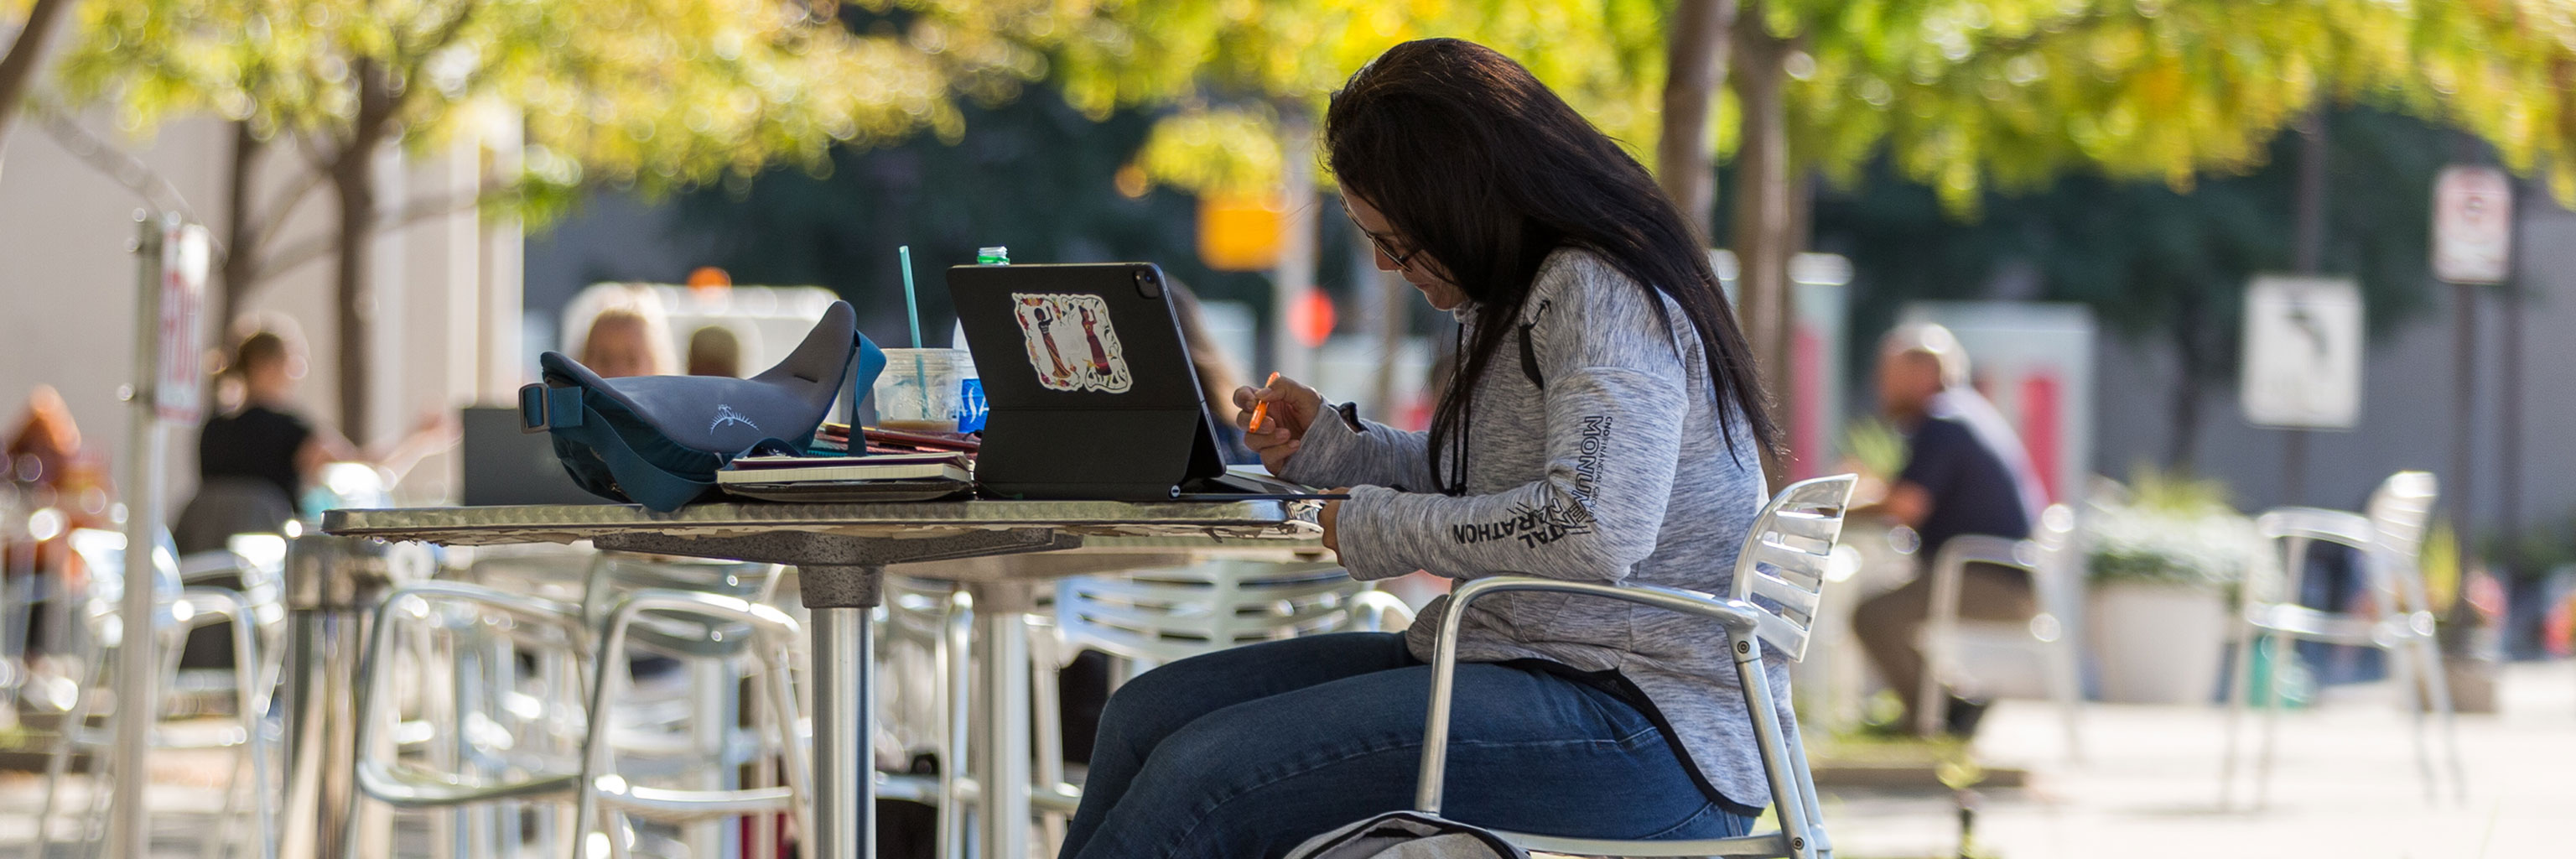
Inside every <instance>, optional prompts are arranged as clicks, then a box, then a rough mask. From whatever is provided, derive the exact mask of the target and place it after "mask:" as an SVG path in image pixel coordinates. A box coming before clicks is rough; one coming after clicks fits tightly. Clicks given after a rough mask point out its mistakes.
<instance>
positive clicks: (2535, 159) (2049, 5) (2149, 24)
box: [1762, 0, 2576, 209]
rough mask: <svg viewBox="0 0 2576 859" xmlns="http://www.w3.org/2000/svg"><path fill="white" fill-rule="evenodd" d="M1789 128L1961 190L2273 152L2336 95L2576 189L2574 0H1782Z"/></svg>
mask: <svg viewBox="0 0 2576 859" xmlns="http://www.w3.org/2000/svg"><path fill="white" fill-rule="evenodd" d="M1765 8H1766V9H1767V10H1768V14H1767V15H1765V16H1764V17H1763V19H1762V20H1763V22H1764V24H1765V25H1766V26H1769V27H1770V28H1771V29H1772V30H1774V31H1775V32H1778V33H1781V34H1783V35H1789V36H1795V37H1797V38H1798V39H1799V40H1800V41H1799V44H1800V45H1801V46H1802V50H1803V53H1802V54H1801V55H1799V56H1795V57H1792V58H1791V59H1790V63H1791V64H1792V68H1791V71H1792V77H1794V78H1797V83H1795V84H1794V85H1793V86H1792V87H1791V95H1792V99H1793V103H1794V105H1795V108H1794V109H1793V110H1792V111H1790V116H1791V117H1792V119H1791V137H1792V139H1793V140H1794V141H1795V143H1794V145H1795V146H1796V148H1797V149H1798V150H1799V151H1800V152H1801V154H1802V155H1803V156H1804V157H1805V158H1806V159H1807V161H1808V163H1811V164H1815V165H1817V166H1820V167H1822V168H1824V169H1826V170H1827V171H1829V172H1830V173H1833V174H1834V175H1837V176H1838V177H1841V178H1844V179H1850V178H1855V177H1856V176H1857V171H1858V170H1860V169H1861V168H1862V167H1864V166H1865V165H1867V164H1869V163H1871V161H1872V159H1873V158H1875V157H1876V155H1877V154H1878V153H1880V152H1882V151H1883V152H1885V153H1887V154H1888V155H1889V156H1890V157H1891V158H1892V159H1893V161H1894V163H1895V164H1896V165H1897V167H1898V168H1899V170H1900V172H1901V173H1902V174H1904V175H1905V176H1907V177H1908V178H1912V179H1915V180H1918V181H1922V182H1924V183H1926V184H1929V185H1931V186H1932V187H1934V188H1936V189H1938V190H1939V191H1940V192H1941V194H1942V196H1943V200H1944V202H1945V203H1947V204H1949V205H1950V206H1952V207H1953V208H1958V209H1966V208H1969V207H1972V206H1973V205H1974V204H1975V202H1976V201H1977V199H1978V195H1979V194H1980V193H1981V192H1982V191H1983V190H1984V189H1985V188H1987V187H1989V186H1994V187H2001V188H2004V189H2006V190H2030V189H2033V188H2037V187H2039V186H2041V185H2043V184H2045V183H2047V182H2048V181H2050V180H2052V179H2054V178H2055V177H2057V176H2059V175H2062V174H2064V173H2067V172H2070V171H2080V172H2098V173H2101V174H2104V175H2107V176H2110V177H2112V178H2117V179H2136V178H2148V179H2161V180H2163V181H2165V182H2166V183H2167V184H2169V185H2172V186H2173V187H2174V188H2176V189H2177V190H2188V189H2190V188H2191V187H2192V186H2193V184H2194V177H2195V176H2197V175H2199V174H2201V173H2202V172H2204V171H2211V170H2216V171H2219V172H2222V173H2226V172H2241V171H2243V170H2246V169H2250V168H2253V167H2255V166H2258V165H2260V164H2262V163H2263V162H2264V161H2265V159H2266V158H2267V156H2268V154H2269V153H2268V149H2267V147H2266V144H2267V142H2268V141H2269V140H2271V139H2272V137H2274V136H2275V135H2276V134H2277V133H2278V132H2279V131H2280V130H2281V129H2282V128H2284V127H2286V126H2287V125H2288V124H2290V123H2291V122H2293V121H2295V120H2296V119H2297V118H2298V117H2300V116H2301V115H2303V114H2305V113H2306V112H2308V111H2309V110H2311V109H2313V108H2314V107H2316V106H2317V105H2318V104H2319V103H2320V102H2321V101H2334V102H2342V103H2364V104H2370V105H2375V106H2380V107H2386V108H2393V109H2398V110H2402V111H2404V112H2407V113H2412V114H2415V115H2417V116H2421V117H2424V118H2427V119H2431V120H2435V121H2439V122H2443V123H2447V124H2451V125H2455V126H2457V127H2460V128H2464V129H2467V130H2469V131H2472V132H2475V133H2477V134H2478V135H2479V136H2481V137H2483V138H2485V139H2487V140H2488V141H2489V142H2491V143H2492V144H2494V145H2495V146H2496V147H2497V149H2498V150H2499V151H2500V152H2501V153H2502V154H2503V156H2504V158H2505V160H2506V162H2507V163H2508V164H2509V165H2511V166H2512V167H2514V168H2515V169H2516V170H2518V171H2523V172H2533V171H2538V172H2541V173H2543V174H2545V175H2547V176H2548V177H2549V178H2550V179H2551V181H2552V184H2553V186H2554V187H2556V188H2557V189H2558V190H2559V192H2560V194H2561V196H2562V198H2576V159H2571V157H2570V155H2571V151H2570V148H2571V147H2572V146H2576V113H2571V112H2570V110H2571V108H2570V106H2569V105H2568V104H2567V103H2566V101H2565V99H2564V95H2563V94H2564V91H2565V90H2566V89H2567V85H2568V84H2569V83H2571V82H2576V12H2571V10H2570V7H2568V6H2567V4H2564V3H2555V2H2541V0H2458V2H2444V3H2389V2H2381V0H1942V2H1929V3H1926V2H1916V0H1903V2H1900V0H1861V2H1848V0H1769V2H1768V3H1767V4H1766V7H1765Z"/></svg>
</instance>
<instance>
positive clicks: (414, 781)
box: [350, 558, 808, 855]
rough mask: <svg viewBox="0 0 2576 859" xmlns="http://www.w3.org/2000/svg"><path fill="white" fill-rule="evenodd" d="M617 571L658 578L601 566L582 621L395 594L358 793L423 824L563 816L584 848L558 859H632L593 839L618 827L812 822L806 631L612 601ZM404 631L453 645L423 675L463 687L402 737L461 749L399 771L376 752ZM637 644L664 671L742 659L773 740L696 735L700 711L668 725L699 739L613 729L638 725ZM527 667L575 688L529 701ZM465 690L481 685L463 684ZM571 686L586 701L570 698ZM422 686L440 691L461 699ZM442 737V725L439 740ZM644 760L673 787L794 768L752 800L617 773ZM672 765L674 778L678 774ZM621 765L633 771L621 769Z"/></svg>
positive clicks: (394, 698)
mask: <svg viewBox="0 0 2576 859" xmlns="http://www.w3.org/2000/svg"><path fill="white" fill-rule="evenodd" d="M621 563H622V564H625V565H627V566H633V565H634V564H637V563H646V564H647V565H648V566H650V565H651V564H652V563H658V562H641V561H634V560H631V559H627V560H622V561H621V560H620V559H606V558H603V559H601V560H600V561H598V562H597V563H594V564H593V565H592V569H591V573H590V574H589V576H588V580H589V585H588V586H587V587H586V588H585V591H586V592H587V593H588V594H589V595H590V596H591V597H592V598H590V599H585V603H588V605H575V604H572V603H568V602H563V601H559V600H550V599H545V598H540V597H532V596H528V595H526V594H523V593H514V592H510V591H504V590H499V589H495V588H491V587H486V586H481V585H474V584H467V583H462V582H452V581H433V582H421V583H416V584H412V585H407V586H405V587H402V588H399V589H396V590H395V591H393V592H391V593H389V594H388V595H387V597H386V600H385V603H384V606H385V608H384V609H383V610H382V611H380V612H379V616H378V622H377V624H376V627H375V629H374V630H373V631H372V633H371V636H370V642H369V647H368V651H367V656H366V659H365V661H364V663H363V664H362V668H361V678H360V687H359V688H360V700H359V722H358V741H359V742H358V747H359V758H358V762H357V783H358V787H359V789H360V793H361V794H363V795H364V796H365V797H368V798H372V799H375V800H377V801H380V802H384V803H387V804H389V805H392V806H395V807H397V808H407V809H416V810H418V809H463V808H490V807H495V806H496V805H506V804H509V803H514V802H538V803H541V804H545V805H552V806H555V807H556V808H558V809H560V810H562V811H565V812H569V813H570V814H571V816H572V819H571V821H569V822H570V823H571V827H570V828H571V832H572V835H571V836H570V837H569V838H570V840H571V842H572V843H571V844H570V845H559V847H558V848H557V849H562V850H565V851H568V852H566V853H564V855H595V854H597V853H598V852H599V851H602V850H605V851H606V852H607V853H609V854H623V853H624V852H625V850H626V849H627V847H628V844H627V839H626V838H622V837H611V836H610V835H609V833H606V832H598V831H594V830H597V829H599V828H600V826H599V825H598V824H600V823H601V822H602V821H605V820H608V819H609V818H607V816H606V815H607V813H609V812H616V813H621V814H624V815H626V816H627V817H632V818H641V819H651V820H656V821H661V822H667V823H675V824H689V823H695V822H699V821H705V820H710V819H713V818H719V817H728V816H736V815H743V814H757V813H762V812H778V811H792V812H796V813H797V816H798V817H799V818H800V819H801V818H802V816H803V815H802V811H803V809H804V805H805V803H804V801H803V799H802V797H803V785H804V783H805V779H804V769H803V763H804V762H805V761H806V756H805V753H804V752H803V751H802V750H801V748H802V744H803V739H802V738H803V736H804V734H805V730H804V727H803V726H802V725H801V724H800V721H799V720H800V718H801V717H800V715H799V714H802V713H804V712H808V710H807V709H806V707H805V706H803V704H802V702H801V701H800V699H799V696H798V695H797V694H796V692H797V689H796V687H795V686H794V685H793V676H794V674H795V673H796V671H797V666H796V665H795V664H794V660H795V658H796V657H795V654H797V653H800V651H796V650H795V647H796V643H797V642H798V641H799V640H801V638H800V635H799V634H798V631H797V630H798V627H797V625H796V623H795V622H794V621H793V620H792V619H790V618H788V617H787V615H786V614H785V613H783V612H781V611H779V610H777V609H775V608H772V607H769V606H766V605H762V604H760V603H758V602H755V601H752V600H749V599H745V598H743V597H742V596H737V595H733V594H720V593H706V592H702V591H693V590H683V589H677V588H655V587H645V588H641V589H628V588H627V586H626V585H627V584H631V583H622V584H618V585H616V586H611V584H610V583H611V582H612V581H622V580H619V579H617V577H615V576H612V575H610V573H609V571H610V570H611V569H613V568H615V567H617V566H618V565H620V564H621ZM679 566H687V567H693V568H696V571H697V572H699V573H700V574H702V575H709V576H713V575H721V576H722V577H723V580H724V583H725V584H726V585H728V586H732V585H741V586H742V587H748V588H751V589H752V590H754V591H755V592H761V591H762V590H763V588H765V584H763V583H758V582H752V583H743V582H740V581H739V580H738V578H737V577H736V576H735V575H733V574H732V573H728V572H726V571H727V570H730V569H732V568H735V567H744V566H746V565H709V564H694V563H681V564H679ZM749 566H761V565H749ZM764 568H765V567H764ZM629 572H632V571H629ZM647 578H648V579H649V578H650V577H649V576H648V577H647ZM683 578H685V577H683ZM647 583H648V584H649V583H650V582H649V581H648V582H647ZM674 583H678V582H674ZM755 595H756V594H755ZM405 626H411V627H419V628H420V629H419V630H418V632H419V634H418V635H416V636H414V637H415V638H430V637H434V636H445V637H446V638H448V639H450V641H449V642H448V643H447V644H445V645H444V646H443V647H436V646H434V647H429V648H424V649H422V652H423V653H424V654H426V660H427V662H428V663H430V664H429V665H425V666H424V668H425V669H427V668H432V667H435V670H452V671H455V672H458V673H459V674H460V676H459V677H457V678H452V679H453V683H452V685H453V687H454V688H455V689H456V690H457V692H456V694H454V695H453V696H451V697H449V698H448V699H446V700H443V701H425V702H423V703H424V704H426V705H429V706H430V707H431V712H427V713H424V714H423V715H424V716H425V717H426V718H424V719H423V720H422V721H421V722H419V723H405V725H404V728H408V726H409V725H410V724H419V725H420V726H421V727H422V728H431V727H435V728H437V729H442V730H445V731H446V732H448V733H450V734H451V735H452V737H451V738H450V740H449V741H448V742H441V743H431V744H428V745H427V746H426V748H425V749H424V752H426V754H425V757H426V758H428V760H427V761H426V766H422V765H412V764H405V763H403V762H401V761H400V760H399V756H396V757H395V758H394V759H388V758H387V757H386V754H387V753H389V752H390V751H391V750H392V749H391V746H392V744H391V743H388V742H387V741H386V740H385V739H380V738H379V737H380V735H381V734H382V733H383V731H384V729H385V728H386V727H389V726H393V725H395V724H396V723H395V722H394V718H395V715H394V714H395V712H396V709H397V707H398V705H399V703H400V701H399V697H400V696H398V695H397V694H396V693H395V691H394V689H393V688H392V683H391V681H392V678H393V675H394V674H395V670H396V668H395V666H394V664H393V660H394V658H395V654H396V651H395V650H394V649H393V648H392V642H393V640H394V636H395V634H396V632H397V628H398V627H405ZM493 640H498V641H500V642H502V646H499V647H489V646H487V643H488V642H489V641H493ZM424 643H428V642H424ZM635 645H645V649H646V650H648V651H652V652H658V653H663V654H666V655H679V656H693V657H700V658H710V659H719V660H723V659H732V658H736V657H741V658H748V659H750V660H752V661H753V662H755V663H757V664H758V668H759V670H757V671H755V672H754V673H753V675H752V676H753V678H754V680H755V685H757V686H758V687H759V689H760V692H761V694H760V695H759V700H758V702H757V703H759V704H760V707H759V713H758V715H759V716H760V719H759V720H758V721H759V722H760V723H761V725H762V726H763V730H762V731H760V733H761V734H763V735H765V736H763V737H762V738H760V739H759V740H758V741H753V742H749V743H746V742H743V741H737V740H736V739H735V738H734V737H733V736H732V735H733V731H732V730H731V729H730V726H729V725H714V726H709V725H705V724H698V723H701V722H705V721H706V717H705V715H704V714H703V713H698V712H688V713H684V714H682V715H681V716H680V717H679V718H678V719H676V720H674V721H676V722H677V723H678V728H679V730H680V731H681V732H682V733H683V734H687V735H689V736H684V737H680V738H679V739H677V740H676V741H672V740H658V739H656V738H654V737H652V736H650V734H651V732H650V731H649V730H642V729H641V728H639V726H637V725H635V724H632V722H633V720H632V719H631V718H630V719H620V720H619V721H615V722H612V721H611V720H612V718H616V714H617V713H618V712H619V711H621V710H623V709H630V708H627V707H625V705H627V704H630V703H631V702H632V700H633V699H632V697H631V696H630V695H628V694H626V691H625V689H624V688H623V687H625V685H626V684H625V682H624V678H625V677H626V673H627V671H626V669H627V655H628V652H629V649H630V647H631V646H635ZM519 652H526V653H530V654H533V655H535V656H536V658H537V659H538V662H539V666H540V669H541V671H542V670H543V669H544V668H545V667H546V666H547V665H549V664H551V665H554V666H556V667H555V669H554V670H553V671H552V672H549V673H551V674H552V675H553V677H554V679H557V680H568V681H569V683H565V684H561V685H556V686H553V687H548V686H547V685H546V684H545V683H543V682H540V683H539V684H537V685H538V692H537V693H536V694H534V695H530V694H528V693H526V692H523V691H521V690H519V689H517V688H516V687H517V686H519V685H520V684H518V683H517V682H516V681H515V680H513V679H511V678H512V676H513V675H514V674H515V673H516V671H517V669H518V665H517V661H516V658H515V654H516V653H519ZM442 654H445V655H446V656H444V657H442ZM456 654H472V655H473V658H471V659H458V658H455V655H456ZM441 663H444V664H441ZM467 673H481V674H483V675H485V676H477V677H472V678H467V677H462V676H461V675H463V674H467ZM727 676H728V677H730V676H731V675H730V673H728V675H727ZM571 684H578V685H579V687H580V688H571ZM421 685H422V686H424V687H427V688H437V687H440V686H443V685H450V684H441V683H430V684H421ZM722 686H723V687H724V688H719V689H712V690H699V692H700V693H701V694H704V695H713V696H722V697H727V698H730V697H731V694H730V693H731V689H730V681H727V682H725V683H724V684H722ZM478 690H479V691H478ZM567 699H570V700H567ZM584 704H586V706H582V705H584ZM442 707H443V708H445V709H444V710H443V711H441V710H440V708H442ZM682 709H683V710H686V709H688V708H682ZM567 720H569V722H568V723H567ZM436 722H444V724H436V725H432V724H430V723H436ZM642 727H643V728H649V727H651V726H642ZM711 727H712V728H714V729H715V730H714V731H713V732H712V733H713V735H714V737H715V741H714V742H713V743H712V748H710V747H709V744H708V743H706V742H701V741H700V740H702V739H703V737H697V735H702V734H707V733H709V731H708V729H709V728H711ZM404 732H405V733H425V731H421V732H414V731H408V730H405V731H404ZM692 737H696V739H692ZM620 746H626V747H627V748H620ZM755 747H756V748H755ZM638 757H640V758H648V759H649V758H653V757H660V758H664V759H666V760H665V763H663V764H662V765H661V766H658V767H654V766H646V767H645V768H644V769H645V770H660V771H662V774H663V775H668V774H670V773H672V772H678V773H680V774H682V775H683V776H685V775H686V774H690V773H696V774H706V773H716V772H724V771H728V768H729V767H732V766H735V765H737V764H744V763H753V762H756V761H762V760H768V759H772V758H775V759H777V760H780V761H782V762H783V763H784V764H785V769H786V772H785V782H786V783H785V784H783V785H767V784H762V785H751V786H744V787H721V786H718V787H705V786H697V787H670V786H663V785H655V784H647V783H646V782H647V781H648V780H649V779H647V778H646V775H645V773H643V772H640V771H638V770H636V769H634V768H632V764H633V763H635V762H634V761H624V760H622V759H627V758H638ZM678 759H686V760H678ZM674 760H678V762H677V763H672V762H671V761H674ZM622 762H623V763H626V764H628V765H629V768H625V769H621V768H620V765H621V763H622ZM719 784H720V782H719ZM501 817H502V818H503V819H504V820H505V821H506V820H513V819H515V815H501ZM471 823H472V822H471V821H470V820H468V819H466V818H464V817H462V816H460V817H459V822H458V823H457V824H455V825H454V826H453V828H455V829H458V830H464V829H467V828H468V827H469V825H470V824H471ZM513 828H515V827H511V826H506V825H502V826H493V825H490V824H486V825H485V829H487V830H488V834H489V835H490V836H492V837H489V838H486V837H467V838H463V839H462V840H464V841H471V842H475V843H489V842H498V844H497V845H495V846H493V847H473V846H469V845H465V844H460V845H459V846H458V849H459V850H461V851H463V852H465V853H468V854H471V855H488V854H491V853H494V852H498V849H502V848H509V847H512V846H514V842H515V841H516V839H515V838H514V837H499V836H501V835H502V834H503V833H505V832H507V831H508V830H509V829H513ZM610 828H613V829H617V831H618V832H619V833H620V834H621V835H631V833H630V832H628V831H627V830H625V829H623V828H619V827H610ZM767 833H768V830H767V829H766V828H765V827H762V828H756V829H755V831H754V835H755V846H757V842H758V841H760V840H763V839H765V838H766V835H767ZM477 834H478V835H481V834H484V833H482V832H478V833H477ZM353 837H354V836H353ZM450 837H451V838H455V837H458V836H454V835H451V836H450ZM356 849H357V845H355V844H352V845H350V850H351V851H352V853H351V855H357V854H356V852H355V851H356Z"/></svg>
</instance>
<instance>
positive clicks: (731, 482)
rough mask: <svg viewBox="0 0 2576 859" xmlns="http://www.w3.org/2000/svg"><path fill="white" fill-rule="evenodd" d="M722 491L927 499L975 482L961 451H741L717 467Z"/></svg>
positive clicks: (814, 499)
mask: <svg viewBox="0 0 2576 859" xmlns="http://www.w3.org/2000/svg"><path fill="white" fill-rule="evenodd" d="M716 485H718V486H720V487H723V489H724V491H726V492H728V493H731V494H734V495H740V496H744V497H747V498H758V499H761V500H764V501H802V502H808V503H852V502H870V501H877V502H884V501H930V500H934V499H939V498H946V497H949V496H952V495H960V494H963V493H966V492H968V491H971V490H972V489H974V487H975V474H974V471H973V469H972V466H971V463H970V462H969V460H967V458H966V456H965V455H964V454H962V453H920V454H878V455H874V456H864V457H838V456H746V457H743V458H741V459H736V460H734V461H733V463H732V464H730V465H728V466H726V467H725V468H724V469H723V470H721V471H718V472H716Z"/></svg>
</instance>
